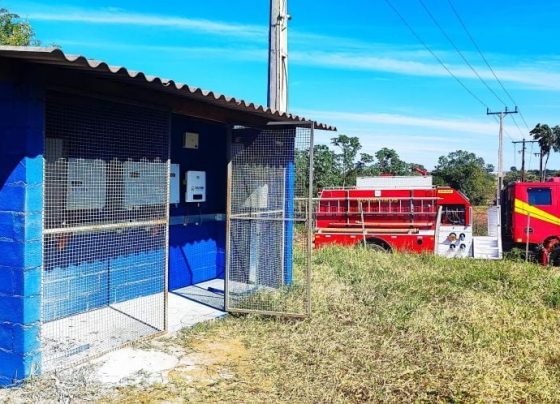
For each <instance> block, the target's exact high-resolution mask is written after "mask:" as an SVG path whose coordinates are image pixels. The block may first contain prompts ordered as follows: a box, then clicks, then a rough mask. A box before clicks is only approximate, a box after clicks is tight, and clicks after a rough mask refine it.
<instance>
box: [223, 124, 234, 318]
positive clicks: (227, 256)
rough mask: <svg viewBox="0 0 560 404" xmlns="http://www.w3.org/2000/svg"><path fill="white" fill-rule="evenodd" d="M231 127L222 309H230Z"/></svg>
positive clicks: (230, 130)
mask: <svg viewBox="0 0 560 404" xmlns="http://www.w3.org/2000/svg"><path fill="white" fill-rule="evenodd" d="M232 134H233V132H232V128H231V127H229V128H228V142H229V153H228V154H229V155H228V164H227V185H226V254H225V263H224V267H225V268H224V310H225V311H230V310H231V308H230V307H229V271H230V264H231V187H232V180H233V179H232V175H233V168H232V160H233V156H232V153H231V142H232Z"/></svg>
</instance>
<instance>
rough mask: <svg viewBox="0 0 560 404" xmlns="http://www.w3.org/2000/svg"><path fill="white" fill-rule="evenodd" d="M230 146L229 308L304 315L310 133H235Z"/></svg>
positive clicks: (300, 130) (306, 304)
mask: <svg viewBox="0 0 560 404" xmlns="http://www.w3.org/2000/svg"><path fill="white" fill-rule="evenodd" d="M233 140H234V142H233V146H232V162H231V188H230V215H229V251H228V265H227V288H226V289H227V293H226V305H227V308H228V309H229V310H231V311H245V312H261V313H271V314H273V313H278V314H280V313H282V314H306V313H308V311H309V286H310V285H309V276H310V273H309V271H310V265H309V264H310V261H309V260H310V254H311V251H310V242H309V241H310V238H309V237H310V223H309V219H310V217H309V215H308V210H309V209H308V207H307V208H306V207H304V208H303V209H302V208H301V207H302V206H304V205H305V204H306V203H307V206H308V205H309V193H308V189H309V178H310V175H309V174H310V173H309V167H310V164H309V163H310V158H311V153H310V151H311V147H312V146H311V145H312V129H311V128H295V127H290V128H282V129H267V130H255V129H236V130H235V131H234V139H233ZM296 205H297V208H296Z"/></svg>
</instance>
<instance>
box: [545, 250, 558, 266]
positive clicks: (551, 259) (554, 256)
mask: <svg viewBox="0 0 560 404" xmlns="http://www.w3.org/2000/svg"><path fill="white" fill-rule="evenodd" d="M548 265H551V266H553V267H560V246H558V247H555V248H554V250H552V252H551V253H550V255H549V256H548Z"/></svg>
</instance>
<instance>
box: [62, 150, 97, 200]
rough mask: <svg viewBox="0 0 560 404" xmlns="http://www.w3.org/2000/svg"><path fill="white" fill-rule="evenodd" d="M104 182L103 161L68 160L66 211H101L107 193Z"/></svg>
mask: <svg viewBox="0 0 560 404" xmlns="http://www.w3.org/2000/svg"><path fill="white" fill-rule="evenodd" d="M105 181H106V171H105V162H104V161H103V160H92V159H73V158H71V159H68V176H67V186H66V209H67V210H92V209H93V210H99V209H103V208H104V207H105V197H106V192H107V191H106V184H105Z"/></svg>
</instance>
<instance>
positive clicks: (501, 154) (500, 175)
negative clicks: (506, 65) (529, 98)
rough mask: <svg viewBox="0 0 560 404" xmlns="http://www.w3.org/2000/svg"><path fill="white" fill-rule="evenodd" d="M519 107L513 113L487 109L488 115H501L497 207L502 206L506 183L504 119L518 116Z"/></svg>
mask: <svg viewBox="0 0 560 404" xmlns="http://www.w3.org/2000/svg"><path fill="white" fill-rule="evenodd" d="M517 113H518V110H517V107H515V109H514V110H513V111H510V110H508V108H507V107H506V109H505V111H500V112H490V109H486V115H499V117H500V133H499V140H498V173H497V174H498V185H497V189H496V205H497V206H500V203H501V201H500V196H501V195H500V194H501V191H502V185H503V182H504V167H503V162H504V117H505V116H506V115H508V114H517Z"/></svg>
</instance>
